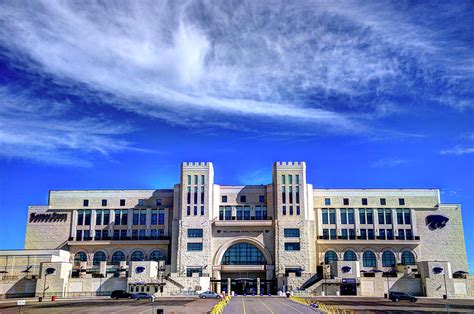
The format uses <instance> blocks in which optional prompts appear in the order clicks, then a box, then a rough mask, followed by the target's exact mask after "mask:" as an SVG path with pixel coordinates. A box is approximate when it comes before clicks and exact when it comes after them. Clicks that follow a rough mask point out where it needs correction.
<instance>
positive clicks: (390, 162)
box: [371, 157, 408, 168]
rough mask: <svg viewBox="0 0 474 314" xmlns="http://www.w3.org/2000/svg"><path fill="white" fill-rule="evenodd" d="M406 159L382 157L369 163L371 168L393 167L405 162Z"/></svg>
mask: <svg viewBox="0 0 474 314" xmlns="http://www.w3.org/2000/svg"><path fill="white" fill-rule="evenodd" d="M407 162H408V160H405V159H400V158H396V157H389V158H382V159H379V160H377V161H375V162H373V163H372V164H371V167H372V168H393V167H396V166H399V165H402V164H406V163H407Z"/></svg>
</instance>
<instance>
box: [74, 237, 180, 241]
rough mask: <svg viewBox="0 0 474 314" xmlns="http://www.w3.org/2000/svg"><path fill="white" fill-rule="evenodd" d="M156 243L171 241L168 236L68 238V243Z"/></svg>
mask: <svg viewBox="0 0 474 314" xmlns="http://www.w3.org/2000/svg"><path fill="white" fill-rule="evenodd" d="M93 239H94V240H95V241H158V240H171V237H170V236H157V237H136V238H135V237H123V238H114V237H100V238H92V237H89V238H82V240H76V239H74V238H73V237H69V241H75V242H87V241H92V240H93Z"/></svg>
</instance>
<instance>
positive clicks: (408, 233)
mask: <svg viewBox="0 0 474 314" xmlns="http://www.w3.org/2000/svg"><path fill="white" fill-rule="evenodd" d="M405 235H406V238H407V240H413V232H412V231H411V229H407V230H405Z"/></svg>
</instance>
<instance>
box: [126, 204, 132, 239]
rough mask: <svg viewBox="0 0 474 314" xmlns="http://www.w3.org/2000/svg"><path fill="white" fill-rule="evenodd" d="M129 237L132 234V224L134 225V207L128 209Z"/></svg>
mask: <svg viewBox="0 0 474 314" xmlns="http://www.w3.org/2000/svg"><path fill="white" fill-rule="evenodd" d="M127 218H128V219H127V237H131V236H132V225H133V208H129V209H128V217H127Z"/></svg>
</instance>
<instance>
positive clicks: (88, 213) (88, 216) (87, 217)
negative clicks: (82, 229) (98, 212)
mask: <svg viewBox="0 0 474 314" xmlns="http://www.w3.org/2000/svg"><path fill="white" fill-rule="evenodd" d="M84 225H86V226H90V225H91V211H90V210H86V211H85V214H84ZM84 238H85V237H84Z"/></svg>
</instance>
